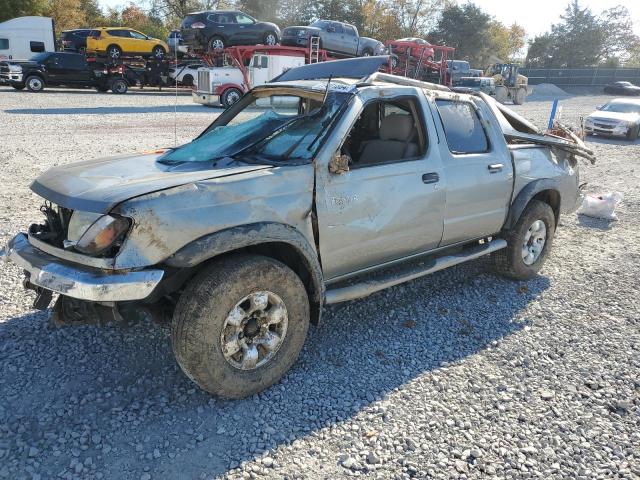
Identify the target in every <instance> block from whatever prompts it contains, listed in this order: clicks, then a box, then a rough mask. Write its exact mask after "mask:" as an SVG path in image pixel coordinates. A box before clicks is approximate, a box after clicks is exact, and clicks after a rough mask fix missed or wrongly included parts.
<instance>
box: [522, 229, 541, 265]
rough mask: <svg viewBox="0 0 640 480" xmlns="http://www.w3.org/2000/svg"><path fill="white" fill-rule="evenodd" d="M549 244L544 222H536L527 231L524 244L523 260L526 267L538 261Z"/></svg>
mask: <svg viewBox="0 0 640 480" xmlns="http://www.w3.org/2000/svg"><path fill="white" fill-rule="evenodd" d="M546 242H547V226H546V225H545V224H544V222H543V221H542V220H536V221H535V222H533V223H532V224H531V226H530V227H529V228H528V229H527V232H526V233H525V235H524V242H523V243H522V260H523V261H524V263H525V265H533V264H534V263H536V262H537V261H538V259H539V258H540V255H541V254H542V250H543V249H544V245H545V243H546Z"/></svg>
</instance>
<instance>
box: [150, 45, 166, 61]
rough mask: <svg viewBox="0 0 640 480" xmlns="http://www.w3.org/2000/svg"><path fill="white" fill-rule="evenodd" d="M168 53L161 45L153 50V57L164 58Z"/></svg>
mask: <svg viewBox="0 0 640 480" xmlns="http://www.w3.org/2000/svg"><path fill="white" fill-rule="evenodd" d="M166 53H167V52H166V51H165V50H164V48H163V47H161V46H160V45H157V46H155V47H153V50H151V55H153V56H154V57H155V58H164V56H165V54H166Z"/></svg>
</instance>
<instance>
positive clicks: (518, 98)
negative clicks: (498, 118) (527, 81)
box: [513, 88, 527, 105]
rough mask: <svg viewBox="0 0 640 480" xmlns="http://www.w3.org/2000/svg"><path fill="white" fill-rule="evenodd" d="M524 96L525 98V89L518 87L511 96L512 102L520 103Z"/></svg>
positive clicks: (522, 101)
mask: <svg viewBox="0 0 640 480" xmlns="http://www.w3.org/2000/svg"><path fill="white" fill-rule="evenodd" d="M526 98H527V89H526V88H519V89H518V90H516V93H515V95H514V96H513V104H514V105H522V104H523V103H524V101H525V99H526Z"/></svg>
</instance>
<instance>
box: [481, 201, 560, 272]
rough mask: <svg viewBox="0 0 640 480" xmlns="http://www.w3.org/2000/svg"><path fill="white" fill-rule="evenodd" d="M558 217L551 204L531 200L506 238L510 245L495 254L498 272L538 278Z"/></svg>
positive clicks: (493, 255)
mask: <svg viewBox="0 0 640 480" xmlns="http://www.w3.org/2000/svg"><path fill="white" fill-rule="evenodd" d="M555 228H556V220H555V216H554V214H553V210H552V209H551V207H550V206H549V205H548V204H546V203H544V202H541V201H539V200H531V202H529V205H527V207H526V208H525V209H524V212H522V215H520V218H519V219H518V222H517V223H516V225H515V226H514V227H513V228H512V229H511V230H510V231H509V232H508V234H507V235H506V237H505V239H506V240H507V248H503V249H502V250H498V251H497V252H495V253H493V254H492V257H493V261H494V266H495V269H496V271H497V272H498V273H500V274H501V275H504V276H506V277H509V278H513V279H516V280H529V279H530V278H533V277H535V276H536V275H537V274H538V272H539V271H540V269H541V268H542V265H543V264H544V262H545V260H546V259H547V255H548V254H549V251H550V249H551V245H552V241H553V235H554V233H555Z"/></svg>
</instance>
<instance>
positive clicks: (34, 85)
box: [24, 75, 44, 92]
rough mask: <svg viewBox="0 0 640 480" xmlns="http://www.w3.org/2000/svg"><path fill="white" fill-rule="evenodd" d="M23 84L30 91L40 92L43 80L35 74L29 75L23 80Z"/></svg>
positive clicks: (42, 88)
mask: <svg viewBox="0 0 640 480" xmlns="http://www.w3.org/2000/svg"><path fill="white" fill-rule="evenodd" d="M24 83H25V85H26V86H27V88H28V89H29V90H30V91H32V92H41V91H42V90H44V80H42V78H40V77H38V76H37V75H31V76H29V77H27V79H26V80H25V82H24Z"/></svg>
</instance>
